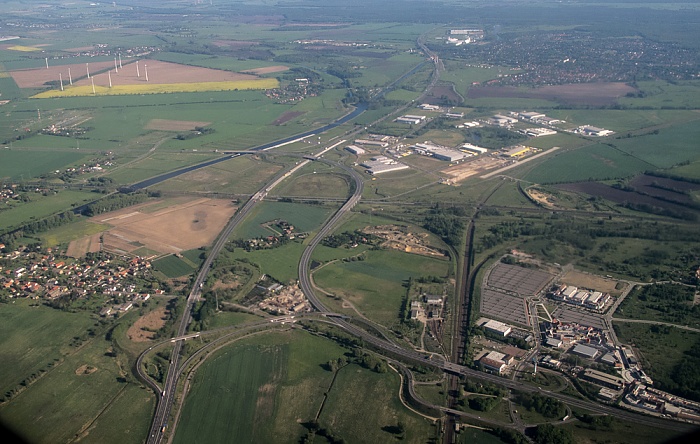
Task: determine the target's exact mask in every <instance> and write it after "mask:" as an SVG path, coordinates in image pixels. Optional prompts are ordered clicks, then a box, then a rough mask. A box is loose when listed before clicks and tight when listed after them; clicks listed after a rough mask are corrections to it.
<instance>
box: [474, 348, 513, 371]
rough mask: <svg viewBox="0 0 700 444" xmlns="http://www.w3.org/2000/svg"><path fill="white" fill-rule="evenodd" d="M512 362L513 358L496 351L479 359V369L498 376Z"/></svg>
mask: <svg viewBox="0 0 700 444" xmlns="http://www.w3.org/2000/svg"><path fill="white" fill-rule="evenodd" d="M512 362H513V357H512V356H510V355H506V354H503V353H500V352H497V351H490V352H488V353H487V354H485V355H484V356H482V357H481V359H479V364H481V368H483V369H484V370H486V371H490V372H493V373H496V374H497V375H500V374H501V373H502V372H503V370H504V369H505V368H506V365H508V364H510V363H512Z"/></svg>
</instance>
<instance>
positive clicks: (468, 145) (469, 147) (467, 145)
mask: <svg viewBox="0 0 700 444" xmlns="http://www.w3.org/2000/svg"><path fill="white" fill-rule="evenodd" d="M462 148H463V149H465V150H467V151H473V152H475V153H477V154H486V153H488V151H489V150H487V149H486V148H482V147H480V146H476V145H472V144H471V143H465V144H464V145H462Z"/></svg>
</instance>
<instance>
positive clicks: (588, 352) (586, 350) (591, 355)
mask: <svg viewBox="0 0 700 444" xmlns="http://www.w3.org/2000/svg"><path fill="white" fill-rule="evenodd" d="M571 353H574V354H576V355H579V356H583V357H584V358H588V359H595V357H596V356H597V355H598V349H595V348H593V347H589V346H587V345H583V344H576V345H575V346H574V348H572V349H571Z"/></svg>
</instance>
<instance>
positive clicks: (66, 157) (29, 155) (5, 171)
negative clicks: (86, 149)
mask: <svg viewBox="0 0 700 444" xmlns="http://www.w3.org/2000/svg"><path fill="white" fill-rule="evenodd" d="M54 139H64V138H59V137H54ZM73 145H75V141H73ZM84 158H85V154H84V153H81V152H80V151H75V150H74V151H25V150H17V149H12V150H10V149H2V150H0V178H2V179H4V180H8V179H10V180H19V179H21V178H23V179H32V178H34V177H38V176H41V175H42V174H46V173H49V172H53V171H55V170H64V169H65V168H66V167H67V166H69V165H73V164H76V163H78V162H79V161H80V160H81V159H84Z"/></svg>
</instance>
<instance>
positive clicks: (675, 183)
mask: <svg viewBox="0 0 700 444" xmlns="http://www.w3.org/2000/svg"><path fill="white" fill-rule="evenodd" d="M629 185H630V186H631V187H632V188H634V189H635V190H636V191H637V192H639V193H642V194H647V195H649V196H652V197H658V198H659V199H663V200H668V201H671V202H675V203H679V204H681V205H688V204H692V203H693V202H694V201H693V198H692V197H691V196H690V194H689V193H691V192H693V191H697V190H700V184H696V183H690V182H683V181H680V180H674V179H668V178H664V177H655V176H648V175H646V174H642V175H641V176H638V177H635V178H634V179H633V180H632V181H630V183H629Z"/></svg>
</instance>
